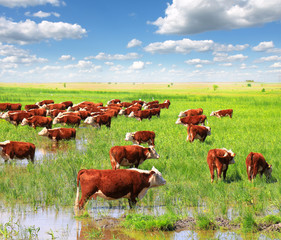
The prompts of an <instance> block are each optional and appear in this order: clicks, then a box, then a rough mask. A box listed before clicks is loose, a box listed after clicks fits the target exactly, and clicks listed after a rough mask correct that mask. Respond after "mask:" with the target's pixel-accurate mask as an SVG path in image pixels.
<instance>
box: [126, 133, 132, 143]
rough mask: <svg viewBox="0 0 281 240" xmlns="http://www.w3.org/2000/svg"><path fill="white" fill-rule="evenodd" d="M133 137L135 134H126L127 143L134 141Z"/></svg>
mask: <svg viewBox="0 0 281 240" xmlns="http://www.w3.org/2000/svg"><path fill="white" fill-rule="evenodd" d="M133 135H134V133H126V136H125V141H133V140H134V139H133Z"/></svg>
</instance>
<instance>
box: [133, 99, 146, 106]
mask: <svg viewBox="0 0 281 240" xmlns="http://www.w3.org/2000/svg"><path fill="white" fill-rule="evenodd" d="M132 103H133V104H136V103H137V104H140V105H143V104H144V101H142V100H134V101H132Z"/></svg>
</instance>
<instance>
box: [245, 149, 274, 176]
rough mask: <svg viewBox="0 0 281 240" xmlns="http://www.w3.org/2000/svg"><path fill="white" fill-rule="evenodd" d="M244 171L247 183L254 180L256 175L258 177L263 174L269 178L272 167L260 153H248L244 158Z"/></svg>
mask: <svg viewBox="0 0 281 240" xmlns="http://www.w3.org/2000/svg"><path fill="white" fill-rule="evenodd" d="M246 169H247V174H248V179H249V181H251V180H253V179H254V178H256V175H257V174H258V173H259V174H260V177H262V175H263V174H265V176H266V177H267V178H270V177H271V173H272V165H269V164H268V163H267V162H266V161H265V159H264V156H263V155H262V154H261V153H254V152H250V153H249V155H248V156H247V158H246Z"/></svg>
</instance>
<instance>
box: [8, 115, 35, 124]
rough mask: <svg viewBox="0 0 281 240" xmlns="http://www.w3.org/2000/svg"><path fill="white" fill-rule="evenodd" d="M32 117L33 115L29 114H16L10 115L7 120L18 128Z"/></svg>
mask: <svg viewBox="0 0 281 240" xmlns="http://www.w3.org/2000/svg"><path fill="white" fill-rule="evenodd" d="M29 117H32V114H31V113H29V112H15V113H11V114H9V115H8V118H6V120H7V121H8V122H10V123H12V124H14V125H16V126H18V125H19V124H20V123H21V122H22V120H23V119H24V118H29Z"/></svg>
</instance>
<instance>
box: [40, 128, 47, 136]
mask: <svg viewBox="0 0 281 240" xmlns="http://www.w3.org/2000/svg"><path fill="white" fill-rule="evenodd" d="M38 135H39V136H47V135H48V129H47V128H43V129H42V130H41V131H40V132H39V133H38Z"/></svg>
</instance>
